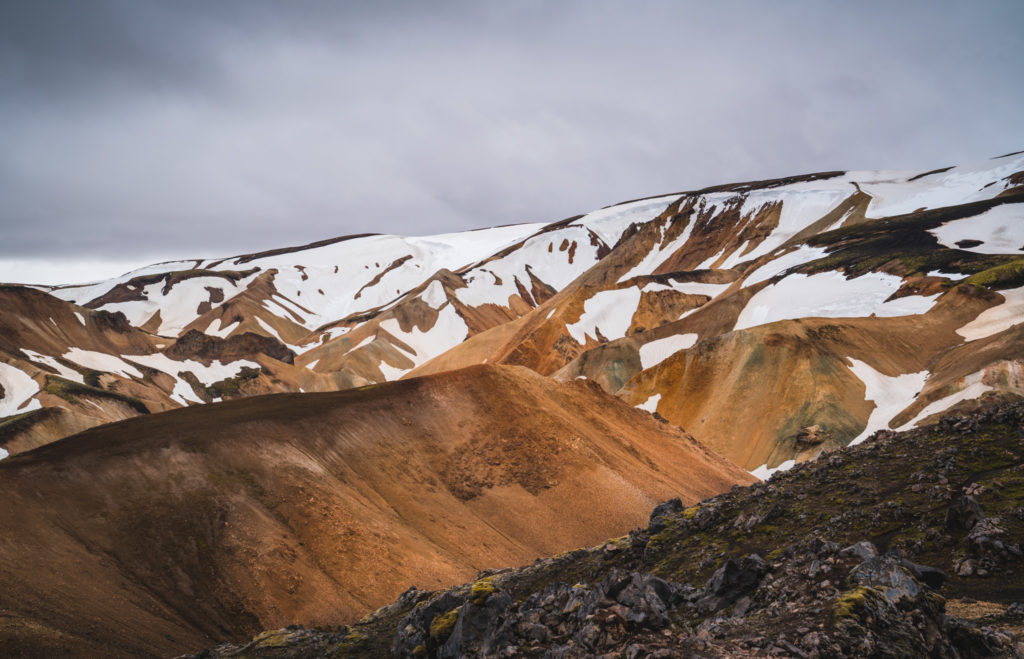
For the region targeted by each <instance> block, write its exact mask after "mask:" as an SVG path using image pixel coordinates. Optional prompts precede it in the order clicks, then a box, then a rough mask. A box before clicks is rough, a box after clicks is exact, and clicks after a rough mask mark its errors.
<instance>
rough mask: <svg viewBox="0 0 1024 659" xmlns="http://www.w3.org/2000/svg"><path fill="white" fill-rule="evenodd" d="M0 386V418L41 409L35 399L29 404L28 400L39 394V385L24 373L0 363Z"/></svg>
mask: <svg viewBox="0 0 1024 659" xmlns="http://www.w3.org/2000/svg"><path fill="white" fill-rule="evenodd" d="M0 385H2V386H3V398H0V417H5V416H10V415H12V414H21V413H22V412H28V411H30V410H37V409H39V408H40V407H42V405H41V404H40V403H39V401H38V400H36V399H32V400H31V402H29V399H31V398H32V396H35V395H36V394H37V393H38V392H39V384H38V383H36V381H35V380H33V379H32V378H31V377H29V376H28V374H26V373H25V372H24V371H22V370H20V369H17V368H15V367H13V366H11V365H10V364H6V363H4V362H0ZM26 403H27V404H26Z"/></svg>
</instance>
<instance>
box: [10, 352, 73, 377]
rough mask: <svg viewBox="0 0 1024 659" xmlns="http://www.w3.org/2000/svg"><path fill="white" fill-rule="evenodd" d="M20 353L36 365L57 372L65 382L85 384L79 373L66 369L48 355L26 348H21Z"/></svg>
mask: <svg viewBox="0 0 1024 659" xmlns="http://www.w3.org/2000/svg"><path fill="white" fill-rule="evenodd" d="M21 351H22V352H23V353H25V354H26V355H28V358H29V359H30V360H31V361H34V362H36V363H37V364H45V365H46V366H49V367H50V368H52V369H53V370H55V371H57V375H59V376H61V377H62V378H64V379H66V380H71V381H73V382H77V383H79V384H85V378H83V377H82V374H81V373H79V372H78V371H76V370H74V369H72V368H68V367H67V366H65V365H64V364H61V363H60V362H59V361H57V360H56V359H55V358H53V357H50V356H49V355H43V354H40V353H38V352H36V351H34V350H29V349H27V348H22V349H21Z"/></svg>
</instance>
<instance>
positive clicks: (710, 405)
mask: <svg viewBox="0 0 1024 659" xmlns="http://www.w3.org/2000/svg"><path fill="white" fill-rule="evenodd" d="M0 300H2V303H0V328H2V332H0V386H2V387H3V390H2V393H3V397H2V399H0V417H4V418H2V419H0V447H2V450H4V451H6V452H10V453H16V452H21V451H24V450H28V449H30V448H33V447H35V446H39V445H41V444H44V443H47V442H50V441H53V440H54V439H57V438H60V437H63V436H66V435H69V434H71V433H73V432H77V431H79V430H82V429H84V428H86V427H89V426H92V425H96V424H98V423H104V422H108V421H112V420H117V419H121V418H126V417H129V416H134V415H138V414H140V413H145V412H156V411H161V410H166V409H171V408H174V407H181V406H185V405H191V404H198V403H210V402H216V401H219V400H223V399H226V398H236V397H241V396H247V395H254V394H261V393H271V392H282V391H291V392H303V391H304V392H309V391H329V390H338V389H345V388H351V387H359V386H365V385H370V384H375V383H379V382H383V381H387V380H395V379H399V378H403V377H411V376H415V375H422V374H428V373H436V372H440V371H444V370H449V369H452V368H457V367H463V366H468V365H472V364H480V363H485V362H486V363H505V364H517V365H523V366H527V367H529V368H531V369H533V370H535V371H537V372H538V373H541V374H542V375H548V376H552V377H555V378H557V379H563V380H568V379H575V378H580V377H585V378H588V379H591V380H594V381H596V382H597V383H598V384H600V386H602V387H603V388H604V389H605V390H607V391H608V392H610V393H614V394H616V395H618V396H620V397H621V398H623V399H624V400H626V401H627V402H629V403H630V404H632V405H636V406H638V407H641V408H642V409H645V410H648V411H650V412H652V413H657V414H658V415H660V416H662V417H664V418H665V419H667V420H669V421H671V422H673V423H676V424H678V425H680V426H682V427H684V428H685V429H686V430H687V431H688V432H690V433H691V434H693V435H694V436H695V437H696V438H697V439H698V440H700V441H702V442H705V443H706V444H708V445H709V446H711V447H712V448H714V449H715V450H717V451H719V452H721V453H722V454H724V455H725V456H727V457H728V458H730V459H732V460H733V461H735V462H737V463H739V464H741V465H743V466H745V467H746V468H748V469H751V470H757V473H760V474H762V475H763V474H766V473H768V470H769V469H770V468H772V467H776V466H778V465H780V464H783V463H785V462H787V461H790V460H799V459H804V458H807V457H811V456H813V455H816V454H817V453H818V452H820V451H821V450H822V448H824V447H829V446H837V445H844V444H847V443H849V442H851V441H860V440H862V439H863V438H864V437H866V436H867V435H868V434H870V433H871V432H874V431H875V430H879V429H883V428H887V427H890V428H897V427H907V426H912V425H914V424H916V423H918V422H921V421H923V420H925V419H927V418H929V417H932V416H934V415H935V414H938V413H941V412H943V411H945V410H948V409H950V408H952V407H953V406H961V407H962V406H965V405H969V404H970V401H972V400H975V399H977V398H978V397H979V396H982V395H989V394H990V393H997V394H1001V393H1005V394H1018V395H1020V394H1024V324H1022V323H1024V155H1022V154H1021V153H1017V154H1010V155H1007V156H1003V157H1000V158H996V159H993V160H989V161H986V162H983V163H977V164H973V165H968V166H960V167H949V168H944V169H940V170H935V171H930V172H874V171H865V172H828V173H822V174H814V175H807V176H796V177H790V178H786V179H778V180H772V181H760V182H753V183H740V184H731V185H722V186H717V187H714V188H708V189H704V190H698V191H691V192H684V193H676V194H671V195H664V196H659V197H652V198H648V199H643V200H639V201H633V202H628V203H624V204H619V205H615V206H611V207H608V208H604V209H601V210H598V211H595V212H592V213H589V214H586V215H582V216H579V217H575V218H569V219H566V220H562V221H560V222H554V223H551V224H522V225H514V226H506V227H497V228H493V229H485V230H479V231H468V232H462V233H454V234H445V235H440V236H428V237H416V238H410V237H400V236H382V235H360V236H351V237H345V238H338V239H334V240H328V241H322V242H320V243H315V244H312V245H307V246H303V247H296V248H287V249H278V250H272V251H268V252H263V253H259V254H249V255H242V256H235V257H229V258H224V259H215V260H192V261H178V262H170V263H161V264H156V265H153V266H149V267H146V268H143V269H140V270H137V271H134V272H130V273H128V274H126V275H124V276H122V277H118V278H116V279H112V280H107V281H103V282H97V283H92V284H88V285H74V286H59V287H52V288H50V287H38V286H37V287H30V286H17V285H8V286H4V287H2V288H0ZM780 374H784V375H780ZM814 426H817V428H814Z"/></svg>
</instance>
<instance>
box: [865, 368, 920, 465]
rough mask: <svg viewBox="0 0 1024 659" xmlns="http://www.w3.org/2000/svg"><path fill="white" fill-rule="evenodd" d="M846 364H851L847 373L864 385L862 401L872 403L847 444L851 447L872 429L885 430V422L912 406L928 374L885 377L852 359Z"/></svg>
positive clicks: (871, 431)
mask: <svg viewBox="0 0 1024 659" xmlns="http://www.w3.org/2000/svg"><path fill="white" fill-rule="evenodd" d="M850 362H852V364H853V366H851V367H850V370H851V371H852V372H853V374H854V375H856V376H857V377H858V378H859V379H860V381H861V382H863V383H864V389H865V391H864V400H869V401H873V402H874V403H875V409H873V410H871V416H870V417H868V424H867V426H866V427H865V428H864V430H863V431H861V433H860V434H859V435H857V436H856V437H855V438H854V439H853V441H852V442H850V445H851V446H853V445H854V444H860V443H861V442H863V441H864V440H865V439H867V438H868V436H869V435H871V433H873V432H875V431H876V430H881V429H882V428H887V427H889V421H891V420H892V418H893V417H895V416H896V415H897V414H899V413H900V412H902V411H903V410H905V409H906V408H907V407H908V406H909V405H910V404H911V403H913V402H914V398H916V397H917V394H919V393H920V392H921V389H922V388H923V387H924V383H925V380H927V379H928V371H921V372H919V373H904V374H903V375H896V376H889V375H885V374H883V373H879V372H878V371H876V370H875V369H873V368H872V367H871V366H869V365H868V364H866V363H864V362H862V361H859V360H857V359H853V358H852V357H851V358H850Z"/></svg>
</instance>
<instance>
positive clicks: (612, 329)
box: [565, 286, 640, 345]
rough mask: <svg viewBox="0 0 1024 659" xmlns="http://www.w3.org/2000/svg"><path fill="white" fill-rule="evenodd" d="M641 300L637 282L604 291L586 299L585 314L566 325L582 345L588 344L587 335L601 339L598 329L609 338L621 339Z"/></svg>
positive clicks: (611, 339)
mask: <svg viewBox="0 0 1024 659" xmlns="http://www.w3.org/2000/svg"><path fill="white" fill-rule="evenodd" d="M638 304H640V289H639V288H636V287H634V286H630V287H629V288H619V289H612V290H608V291H601V292H599V293H597V294H596V295H594V296H592V297H590V298H588V299H587V301H586V302H584V303H583V315H582V316H580V319H579V320H578V321H576V322H575V323H572V324H571V325H566V326H565V329H566V330H567V331H568V332H569V335H570V336H572V338H574V339H575V340H576V342H577V343H579V344H580V345H585V344H586V342H587V336H590V337H592V338H594V339H597V334H598V331H600V333H601V336H603V337H604V338H606V339H608V340H609V341H613V340H615V339H621V338H622V337H624V336H626V331H627V330H629V324H630V322H631V321H632V319H633V313H634V312H635V311H636V307H637V305H638Z"/></svg>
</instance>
